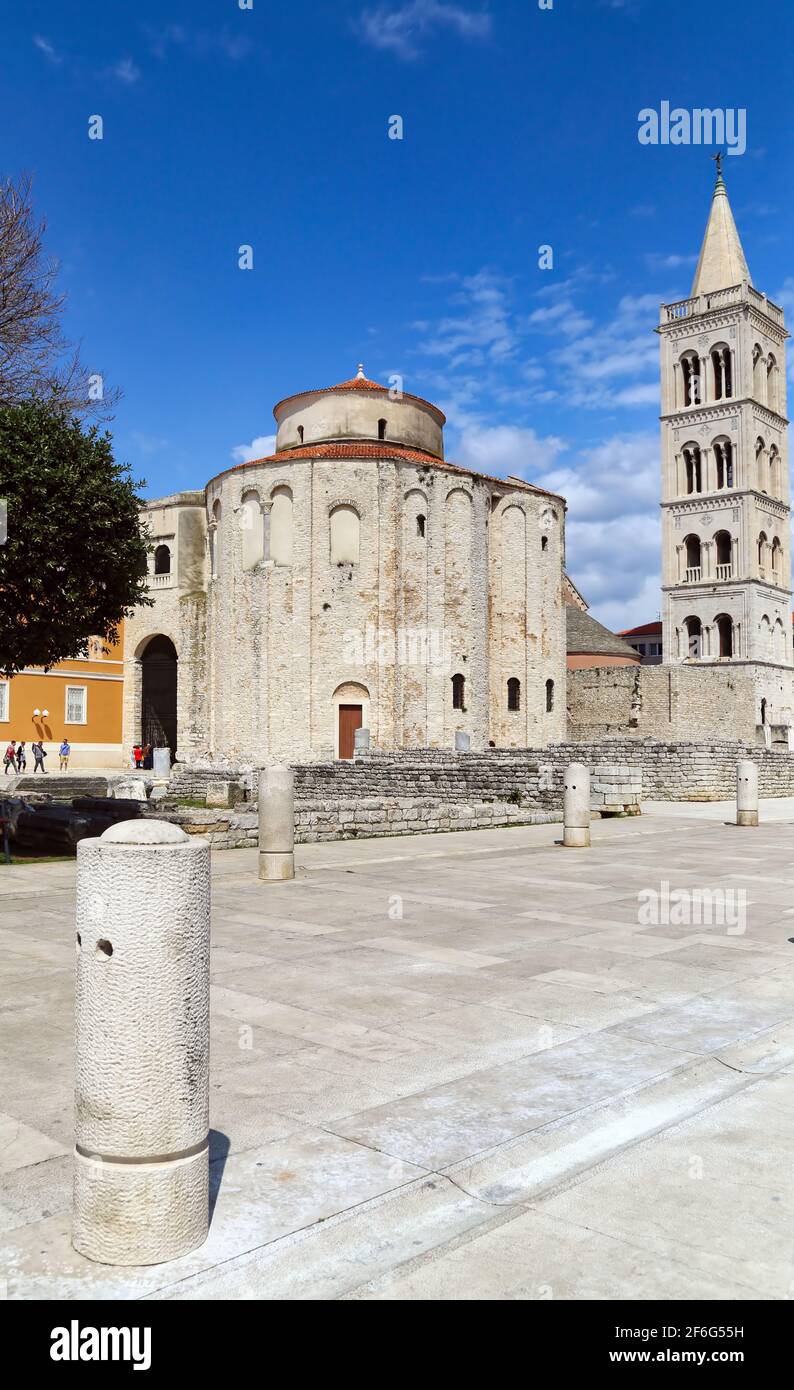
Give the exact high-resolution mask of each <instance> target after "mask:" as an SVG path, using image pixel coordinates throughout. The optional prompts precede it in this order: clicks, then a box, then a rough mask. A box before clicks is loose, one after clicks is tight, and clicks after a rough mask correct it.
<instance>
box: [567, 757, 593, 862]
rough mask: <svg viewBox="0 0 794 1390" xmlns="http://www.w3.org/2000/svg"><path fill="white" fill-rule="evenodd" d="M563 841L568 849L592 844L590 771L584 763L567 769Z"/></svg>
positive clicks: (573, 764) (569, 765)
mask: <svg viewBox="0 0 794 1390" xmlns="http://www.w3.org/2000/svg"><path fill="white" fill-rule="evenodd" d="M562 818H563V832H562V842H563V844H564V845H565V846H566V848H568V849H587V848H588V846H589V844H590V772H589V770H588V768H586V767H585V765H584V763H569V764H568V766H567V767H566V769H565V792H564V794H563V816H562Z"/></svg>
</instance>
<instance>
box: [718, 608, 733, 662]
mask: <svg viewBox="0 0 794 1390" xmlns="http://www.w3.org/2000/svg"><path fill="white" fill-rule="evenodd" d="M716 624H717V633H718V636H719V644H720V656H723V657H725V656H733V623H732V621H731V619H730V617H729V616H728V614H727V613H721V614H720V616H719V617H718V618H717V620H716Z"/></svg>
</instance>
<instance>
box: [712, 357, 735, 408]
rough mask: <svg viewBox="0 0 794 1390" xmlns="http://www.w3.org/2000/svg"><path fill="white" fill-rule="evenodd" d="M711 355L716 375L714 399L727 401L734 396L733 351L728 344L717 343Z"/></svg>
mask: <svg viewBox="0 0 794 1390" xmlns="http://www.w3.org/2000/svg"><path fill="white" fill-rule="evenodd" d="M710 355H711V367H712V371H713V373H714V399H715V400H717V401H723V400H727V399H728V398H729V397H731V396H732V395H733V365H732V362H731V350H730V348H729V347H728V345H727V343H715V345H714V347H713V348H712V349H711V354H710Z"/></svg>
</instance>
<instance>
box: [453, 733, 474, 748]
mask: <svg viewBox="0 0 794 1390" xmlns="http://www.w3.org/2000/svg"><path fill="white" fill-rule="evenodd" d="M470 751H471V735H470V734H464V733H463V731H462V729H458V731H457V733H456V734H455V752H456V753H469V752H470Z"/></svg>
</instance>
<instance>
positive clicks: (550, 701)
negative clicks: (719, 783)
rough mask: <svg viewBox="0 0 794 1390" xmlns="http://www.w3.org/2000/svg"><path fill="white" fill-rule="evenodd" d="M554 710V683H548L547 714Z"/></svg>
mask: <svg viewBox="0 0 794 1390" xmlns="http://www.w3.org/2000/svg"><path fill="white" fill-rule="evenodd" d="M553 709H554V681H546V713H547V714H551V712H552V710H553Z"/></svg>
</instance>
